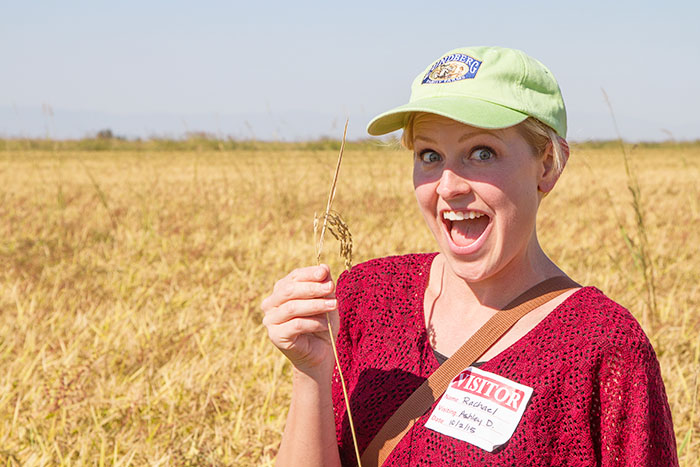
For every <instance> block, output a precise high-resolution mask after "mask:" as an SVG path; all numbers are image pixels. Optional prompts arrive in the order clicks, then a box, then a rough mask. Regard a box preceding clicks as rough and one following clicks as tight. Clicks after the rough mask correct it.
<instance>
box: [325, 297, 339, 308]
mask: <svg viewBox="0 0 700 467" xmlns="http://www.w3.org/2000/svg"><path fill="white" fill-rule="evenodd" d="M337 305H338V300H336V299H331V300H326V308H331V309H333V308H335V307H336V306H337Z"/></svg>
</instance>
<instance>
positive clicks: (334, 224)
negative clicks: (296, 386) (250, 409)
mask: <svg viewBox="0 0 700 467" xmlns="http://www.w3.org/2000/svg"><path fill="white" fill-rule="evenodd" d="M347 133H348V120H346V121H345V129H344V130H343V141H342V142H341V143H340V153H339V154H338V163H337V164H336V166H335V174H334V175H333V183H331V189H330V191H329V193H328V202H327V203H326V212H325V213H324V214H323V224H322V226H321V233H320V235H319V237H318V241H317V243H316V264H317V265H320V264H321V252H322V251H323V238H324V236H325V234H326V230H329V231H330V232H331V234H332V235H333V236H334V237H335V238H336V239H338V240H340V254H341V256H342V257H343V258H344V259H345V267H346V269H350V268H351V267H352V235H350V230H349V229H348V225H347V224H346V223H345V222H343V220H342V219H341V218H340V215H339V214H338V213H336V212H331V207H332V206H333V199H334V198H335V189H336V186H337V184H338V174H339V173H340V163H341V162H342V161H343V150H344V149H345V138H346V136H347ZM318 224H319V219H318V217H317V216H314V238H316V233H317V232H318ZM326 321H327V323H328V335H329V336H330V340H331V348H332V349H333V356H334V357H335V365H336V367H337V368H338V376H339V377H340V385H341V386H342V388H343V400H344V401H345V409H346V411H347V414H348V422H349V423H350V432H351V433H352V443H353V446H354V448H355V455H356V456H357V465H358V467H362V463H361V461H360V450H359V447H358V445H357V436H356V435H355V425H354V423H353V421H352V413H351V411H350V398H349V397H348V389H347V386H346V385H345V378H344V377H343V371H342V370H341V368H340V359H339V358H338V349H337V348H336V345H335V338H334V337H333V327H332V326H331V316H330V313H326Z"/></svg>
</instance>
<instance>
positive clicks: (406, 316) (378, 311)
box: [333, 254, 678, 467]
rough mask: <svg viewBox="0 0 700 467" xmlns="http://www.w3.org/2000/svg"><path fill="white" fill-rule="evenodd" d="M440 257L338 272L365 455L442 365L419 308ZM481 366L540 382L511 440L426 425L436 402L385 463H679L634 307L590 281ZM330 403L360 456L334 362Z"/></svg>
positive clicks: (346, 451)
mask: <svg viewBox="0 0 700 467" xmlns="http://www.w3.org/2000/svg"><path fill="white" fill-rule="evenodd" d="M434 257H435V254H416V255H406V256H394V257H388V258H381V259H376V260H371V261H369V262H366V263H363V264H360V265H357V266H355V267H353V269H352V270H351V271H350V272H346V273H343V274H342V275H341V276H340V278H339V279H338V286H337V292H336V296H337V298H338V302H339V309H340V330H339V336H338V341H337V345H338V351H339V354H340V364H341V367H342V369H343V376H344V377H345V381H346V383H347V386H348V392H349V394H350V405H351V410H352V414H353V420H354V424H355V430H356V433H357V437H358V443H359V448H360V452H363V451H364V449H365V448H366V447H367V445H368V444H369V443H370V441H371V440H372V438H373V437H374V435H375V434H376V433H377V431H379V429H380V428H381V426H382V425H383V424H384V422H385V421H386V420H387V419H388V418H389V417H390V416H391V414H392V413H394V411H396V409H397V408H398V407H399V405H401V403H402V402H403V401H404V400H405V399H407V398H408V396H409V395H410V394H411V393H412V392H413V391H414V390H415V389H416V388H417V387H418V386H420V384H421V383H422V382H423V381H424V380H425V379H426V378H427V377H428V376H429V375H430V374H431V373H432V372H433V371H435V369H436V368H437V367H438V362H437V360H436V359H435V356H434V354H433V350H432V348H431V346H430V343H429V341H428V335H427V331H426V329H425V320H424V313H423V299H424V292H425V289H426V286H427V282H428V276H429V273H430V265H431V263H432V260H433V258H434ZM480 369H482V370H484V371H488V372H492V373H496V374H498V375H500V376H503V377H505V378H508V379H510V380H512V381H515V382H518V383H521V384H525V385H527V386H529V387H532V388H533V389H534V390H533V394H532V397H531V399H530V403H529V405H528V407H527V408H526V410H525V413H524V414H523V417H522V419H521V421H520V423H519V425H518V427H517V429H516V431H515V433H514V434H513V436H512V437H511V439H510V440H509V441H508V442H507V443H506V444H505V445H504V446H502V447H500V448H498V449H497V450H496V451H495V452H493V453H491V452H488V451H484V450H482V449H480V448H478V447H476V446H473V445H470V444H468V443H466V442H463V441H459V440H456V439H453V438H450V437H448V436H445V435H443V434H441V433H438V432H435V431H432V430H430V429H428V428H425V426H424V424H425V422H426V421H427V420H428V417H429V415H430V413H431V412H432V409H431V410H430V411H428V412H426V414H425V415H424V416H423V417H421V418H420V420H419V421H418V422H417V423H416V424H415V425H414V427H413V428H412V429H411V430H410V431H409V432H408V433H407V434H406V436H405V437H404V438H403V439H402V440H401V441H400V442H399V444H398V445H397V446H396V449H395V450H394V451H393V453H392V454H391V455H390V457H389V458H388V459H387V460H386V462H385V464H384V465H395V466H418V465H449V466H456V465H464V466H493V465H499V466H504V465H509V466H510V465H517V466H525V465H528V466H529V465H537V466H543V465H557V466H590V465H604V466H635V467H637V466H675V465H678V459H677V453H676V444H675V438H674V433H673V426H672V422H671V413H670V410H669V407H668V401H667V399H666V392H665V389H664V385H663V381H662V380H661V375H660V372H659V364H658V361H657V359H656V355H655V353H654V350H653V349H652V347H651V344H650V343H649V341H648V339H647V337H646V336H645V334H644V332H643V331H642V329H641V328H640V326H639V324H638V323H637V321H636V320H635V319H634V318H633V317H632V315H631V314H630V313H629V312H628V311H627V310H626V309H624V308H623V307H621V306H620V305H618V304H617V303H615V302H613V301H612V300H610V299H609V298H607V297H606V296H605V295H603V293H602V292H600V291H599V290H597V289H595V288H593V287H584V288H582V289H580V290H579V291H577V292H576V293H574V294H573V295H571V296H570V297H569V298H567V299H566V300H565V301H564V302H563V303H562V304H561V305H559V306H558V307H557V308H556V309H555V310H554V311H552V312H551V313H550V314H549V315H548V316H547V317H546V318H545V319H544V320H543V321H542V322H540V323H539V324H538V325H537V326H536V327H535V328H534V329H532V330H531V331H530V332H529V333H528V334H526V335H525V336H523V337H522V338H521V339H520V340H518V341H517V342H516V343H515V344H513V345H512V346H510V347H509V348H508V349H506V350H504V351H503V352H501V353H500V354H499V355H497V356H496V357H494V358H492V359H491V360H489V361H487V362H486V363H484V364H483V365H482V366H480ZM333 405H334V411H335V419H336V433H337V437H338V444H339V449H340V456H341V460H342V463H343V465H347V466H350V465H357V463H356V460H355V453H354V448H353V443H352V436H351V434H350V428H349V424H348V420H347V417H346V410H345V403H344V401H343V395H342V389H341V387H340V383H339V379H338V375H337V371H336V372H335V374H334V376H333ZM433 408H434V407H433Z"/></svg>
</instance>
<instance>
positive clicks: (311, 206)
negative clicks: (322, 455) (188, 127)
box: [0, 145, 700, 466]
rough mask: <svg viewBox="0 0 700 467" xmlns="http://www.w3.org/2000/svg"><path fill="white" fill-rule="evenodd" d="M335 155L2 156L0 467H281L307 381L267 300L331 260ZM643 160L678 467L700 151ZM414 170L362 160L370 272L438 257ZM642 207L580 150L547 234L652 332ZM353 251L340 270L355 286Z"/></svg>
mask: <svg viewBox="0 0 700 467" xmlns="http://www.w3.org/2000/svg"><path fill="white" fill-rule="evenodd" d="M336 156H337V149H327V150H311V149H303V150H302V149H299V148H295V147H294V146H289V147H286V148H280V147H270V148H268V149H266V148H265V147H264V146H261V147H253V148H250V149H238V150H230V151H229V150H226V149H225V148H224V150H223V151H222V150H212V149H203V150H200V151H198V150H196V149H194V150H187V151H176V150H173V151H170V152H164V151H150V150H147V149H144V150H129V149H128V148H126V149H120V150H119V151H111V152H110V151H92V152H91V151H79V150H71V149H70V148H67V149H66V148H62V149H58V150H53V151H52V150H50V149H49V150H46V148H44V149H41V148H39V149H31V150H30V149H26V150H25V149H22V148H21V147H14V148H10V147H9V146H6V148H5V150H4V151H2V152H0V219H1V220H2V222H0V264H2V267H1V268H0V370H1V372H2V378H0V463H2V464H3V465H42V464H46V465H56V464H71V465H76V464H77V465H80V464H89V465H95V464H98V465H144V464H147V465H170V464H178V465H261V464H262V465H265V464H269V463H270V462H271V460H272V459H273V457H274V454H275V451H276V449H277V444H278V442H279V437H280V434H281V431H282V427H283V423H284V419H285V415H286V410H287V403H288V400H289V391H290V382H289V378H288V376H289V367H288V365H286V363H285V362H284V360H283V358H282V357H281V354H279V353H278V352H277V351H276V350H274V349H273V348H272V345H271V344H269V343H268V341H267V339H266V333H265V331H264V329H263V328H262V325H261V323H260V321H261V316H260V311H259V303H260V300H261V298H262V297H263V295H264V294H266V292H267V291H268V290H269V289H270V288H271V286H272V284H273V282H274V280H275V278H277V277H279V276H281V275H282V274H283V273H285V272H286V271H288V270H289V269H291V268H293V267H297V266H299V265H305V264H309V263H310V259H311V258H314V254H315V252H314V242H313V238H312V237H313V213H314V212H318V211H320V210H322V209H323V207H324V206H323V203H324V202H325V197H326V194H327V193H326V189H327V185H328V180H330V177H331V175H332V173H333V169H334V165H335V160H336ZM632 159H633V163H634V167H635V169H636V173H637V175H638V178H639V185H640V189H641V200H642V205H641V208H642V212H643V213H644V216H645V224H644V225H645V229H646V230H645V233H646V235H647V237H648V244H649V254H650V257H651V259H652V260H653V263H654V267H655V271H656V276H655V280H656V288H657V300H658V303H657V311H656V313H657V315H658V316H654V317H653V318H654V320H653V321H651V323H653V327H647V332H648V334H649V335H650V337H651V339H652V341H653V343H654V346H655V348H656V351H657V353H658V355H659V360H660V362H661V368H662V371H663V375H664V378H665V381H666V389H667V393H668V397H669V401H670V404H671V408H672V410H673V416H674V422H675V428H676V434H677V438H678V443H679V446H680V445H681V444H682V443H683V442H684V440H685V444H683V446H682V452H681V459H682V464H683V465H689V466H690V465H700V463H699V462H700V461H699V460H698V459H700V404H698V401H697V399H698V389H697V385H698V371H699V368H700V339H699V338H698V334H699V332H700V288H699V286H698V284H700V256H699V255H698V254H697V251H698V245H700V193H699V191H700V190H699V188H698V183H697V180H698V178H700V146H699V145H685V146H671V145H667V146H660V147H651V148H637V149H633V150H632ZM584 162H585V164H587V165H588V166H589V167H586V165H585V164H584ZM410 171H411V169H410V156H408V155H407V154H406V153H405V152H403V151H395V150H391V149H380V148H378V149H368V148H367V147H362V146H359V147H354V148H353V147H349V148H347V149H346V152H345V161H344V164H343V175H342V177H341V178H340V181H339V186H338V196H337V199H336V202H335V208H336V209H337V210H338V211H340V212H342V213H343V216H344V219H345V221H347V223H348V224H349V225H350V227H351V229H352V233H353V241H354V254H355V262H359V261H363V260H366V259H368V258H371V257H376V256H380V255H387V254H395V253H405V252H412V251H429V250H432V249H434V244H433V241H432V239H431V238H430V236H429V233H428V231H427V229H425V228H423V227H422V220H421V218H420V214H419V213H418V210H417V208H416V206H415V201H414V199H413V195H412V187H411V181H410ZM607 191H609V193H610V197H608V195H607V194H606V192H607ZM630 201H631V196H630V194H629V192H628V190H627V179H626V175H625V170H624V166H623V162H622V159H621V155H620V154H619V150H618V149H616V148H615V147H614V146H611V147H603V148H597V149H596V148H593V147H591V146H588V147H574V148H573V156H572V160H571V162H570V166H569V167H568V168H567V170H566V172H565V174H564V177H563V179H562V180H561V183H560V186H558V187H557V189H556V190H555V192H554V193H553V194H552V195H551V196H550V197H548V198H547V199H546V200H545V202H544V205H543V208H542V210H541V218H540V222H539V229H540V237H541V240H542V243H543V245H544V247H545V249H546V250H547V251H548V252H549V253H550V254H551V256H552V257H553V258H554V259H555V260H556V261H557V262H558V263H559V264H560V265H562V266H563V267H564V268H565V269H566V270H567V271H568V272H569V273H570V275H571V276H572V277H574V278H575V279H576V280H578V281H579V282H582V283H586V284H594V285H597V286H598V287H599V288H601V289H602V290H603V291H605V292H606V293H608V294H609V295H610V296H612V297H613V298H615V299H617V300H618V301H619V302H621V303H623V304H624V305H626V306H627V307H628V308H630V309H631V310H632V311H633V312H634V313H635V314H636V315H637V316H638V317H639V318H640V319H641V316H642V312H643V310H644V307H645V303H644V297H645V290H644V287H645V282H644V279H643V277H642V274H641V271H640V270H639V268H638V267H637V266H635V262H634V259H633V258H634V257H633V255H632V254H631V252H630V249H629V248H628V246H627V245H626V243H625V241H624V239H623V236H622V235H621V233H620V226H619V225H618V221H617V220H616V215H615V213H616V214H617V217H619V219H620V220H621V222H622V223H623V226H624V227H625V228H626V229H627V232H628V233H629V235H630V237H631V238H632V240H633V241H634V240H635V238H636V235H637V234H638V232H636V231H635V225H636V220H635V212H634V211H633V210H632V209H631V207H630ZM335 248H337V245H332V244H330V243H329V245H328V248H327V249H326V251H327V253H326V256H327V260H328V261H329V262H330V263H331V265H332V267H333V270H334V271H335V273H336V275H337V274H338V273H339V272H340V271H342V270H343V262H342V259H341V258H340V257H339V256H338V255H337V254H336V253H335V251H333V250H334V249H335ZM650 326H651V325H650ZM693 429H694V431H692V435H691V430H693Z"/></svg>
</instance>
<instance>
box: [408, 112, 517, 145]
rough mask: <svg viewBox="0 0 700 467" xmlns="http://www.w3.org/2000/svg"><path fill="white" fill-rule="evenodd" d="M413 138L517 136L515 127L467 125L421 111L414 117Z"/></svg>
mask: <svg viewBox="0 0 700 467" xmlns="http://www.w3.org/2000/svg"><path fill="white" fill-rule="evenodd" d="M412 130H413V139H434V138H436V137H443V136H446V137H457V138H460V137H468V136H472V135H477V134H486V135H492V136H494V137H496V138H498V139H507V138H508V137H512V136H517V135H518V132H517V131H516V130H515V127H511V128H503V129H486V128H478V127H474V126H471V125H467V124H464V123H461V122H458V121H456V120H452V119H450V118H447V117H443V116H440V115H436V114H429V113H419V114H416V116H415V117H414V119H413V128H412Z"/></svg>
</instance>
